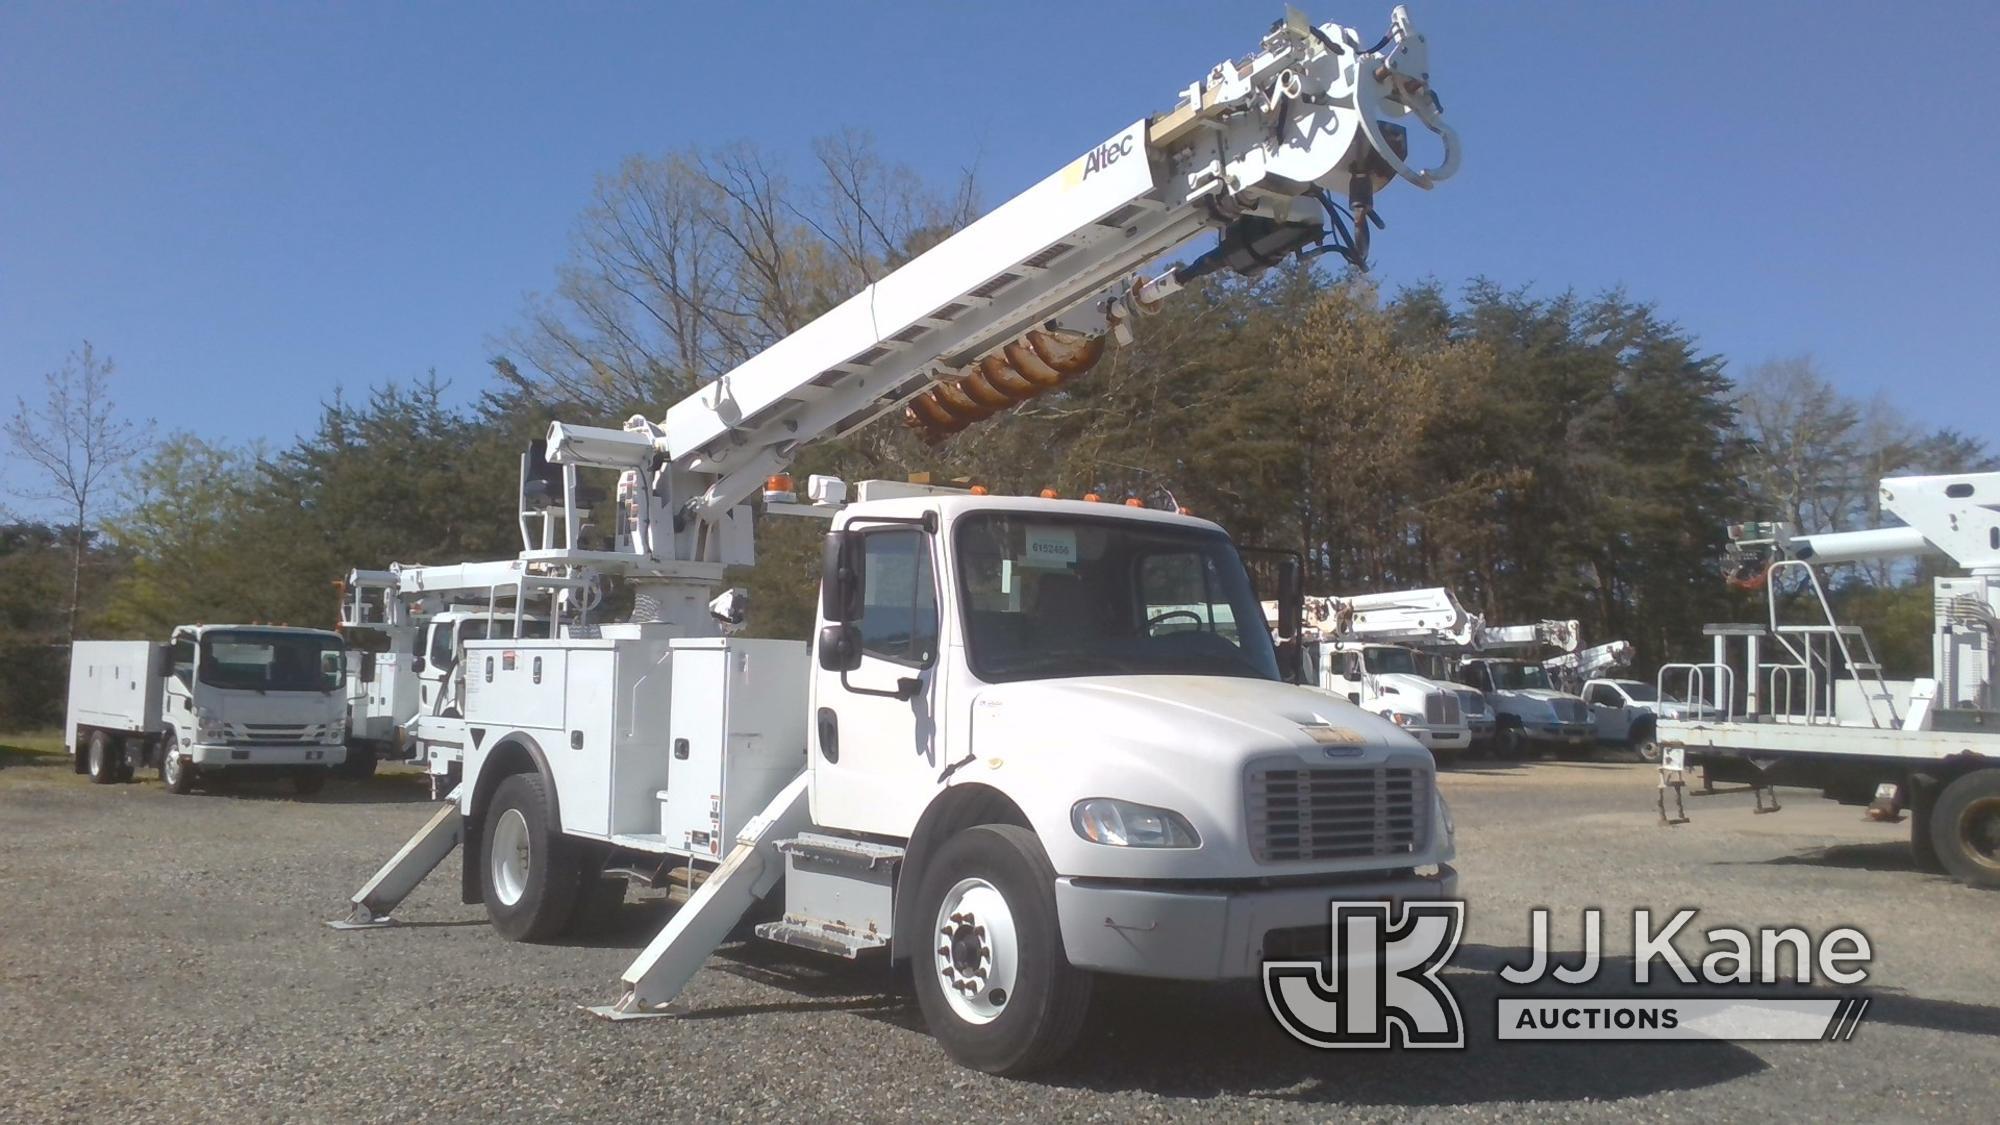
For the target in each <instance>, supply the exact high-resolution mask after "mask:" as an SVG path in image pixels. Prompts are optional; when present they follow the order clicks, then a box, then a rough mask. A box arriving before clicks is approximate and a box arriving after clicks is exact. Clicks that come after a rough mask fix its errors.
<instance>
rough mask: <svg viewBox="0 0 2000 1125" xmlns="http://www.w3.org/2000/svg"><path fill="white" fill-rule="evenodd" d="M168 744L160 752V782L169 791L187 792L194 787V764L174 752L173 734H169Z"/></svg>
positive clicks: (176, 792)
mask: <svg viewBox="0 0 2000 1125" xmlns="http://www.w3.org/2000/svg"><path fill="white" fill-rule="evenodd" d="M167 737H168V746H167V748H166V749H165V750H162V751H161V752H160V784H161V785H164V786H166V788H167V792H169V793H175V794H185V793H187V792H188V791H189V790H191V789H193V788H194V766H193V765H192V764H191V763H188V762H184V761H182V760H181V756H180V755H179V754H177V753H175V752H174V747H173V745H172V739H173V736H172V735H168V736H167Z"/></svg>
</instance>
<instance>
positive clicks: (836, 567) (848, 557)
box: [819, 530, 862, 671]
mask: <svg viewBox="0 0 2000 1125" xmlns="http://www.w3.org/2000/svg"><path fill="white" fill-rule="evenodd" d="M861 565H862V564H861V536H860V535H859V534H857V533H855V532H853V531H847V530H840V531H829V532H827V533H826V545H825V546H824V547H823V548H821V550H820V565H819V613H820V616H821V617H823V618H825V619H826V620H827V621H829V622H832V623H834V624H846V623H847V622H851V621H859V620H861V590H862V585H861V583H862V577H861ZM822 639H824V634H822ZM855 651H856V654H857V656H858V655H859V652H860V649H859V648H858V647H857V648H856V650H855ZM850 667H851V665H850ZM827 670H828V671H837V669H835V668H832V667H831V666H829V667H828V668H827Z"/></svg>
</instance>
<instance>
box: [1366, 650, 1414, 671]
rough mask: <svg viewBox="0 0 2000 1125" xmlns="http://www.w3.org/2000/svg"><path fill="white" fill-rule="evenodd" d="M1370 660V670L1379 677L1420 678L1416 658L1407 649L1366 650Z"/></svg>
mask: <svg viewBox="0 0 2000 1125" xmlns="http://www.w3.org/2000/svg"><path fill="white" fill-rule="evenodd" d="M1364 652H1365V654H1366V656H1367V659H1368V670H1369V671H1370V672H1372V673H1374V674H1375V675H1377V676H1389V675H1399V674H1400V675H1405V676H1420V675H1422V674H1423V673H1421V672H1419V671H1417V660H1416V656H1415V655H1414V654H1413V653H1411V652H1410V650H1409V649H1406V648H1371V649H1365V650H1364Z"/></svg>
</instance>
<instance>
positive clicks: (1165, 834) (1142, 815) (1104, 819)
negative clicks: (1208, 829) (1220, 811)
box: [1069, 797, 1201, 848]
mask: <svg viewBox="0 0 2000 1125" xmlns="http://www.w3.org/2000/svg"><path fill="white" fill-rule="evenodd" d="M1069 822H1070V826H1071V827H1073V828H1075V829H1076V834H1077V835H1079V836H1081V837H1083V838H1084V839H1086V840H1089V841H1090V842H1091V843H1093V844H1107V845H1109V846H1111V847H1114V848H1198V847H1200V846H1201V837H1199V836H1197V835H1195V831H1194V826H1193V825H1191V824H1189V823H1188V822H1187V818H1186V817H1183V816H1182V815H1181V814H1179V813H1177V812H1174V811H1173V810H1172V809H1156V808H1154V807H1153V806H1151V805H1138V804H1133V803H1132V802H1131V801H1119V800H1114V799H1113V798H1110V797H1090V798H1087V799H1085V800H1081V801H1078V802H1077V803H1076V804H1075V806H1074V807H1072V808H1071V809H1070V810H1069Z"/></svg>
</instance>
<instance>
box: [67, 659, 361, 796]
mask: <svg viewBox="0 0 2000 1125" xmlns="http://www.w3.org/2000/svg"><path fill="white" fill-rule="evenodd" d="M345 654H346V646H345V645H344V644H343V643H342V641H341V639H340V637H339V635H338V634H335V633H331V632H328V631H326V630H324V629H291V628H283V627H279V626H268V625H182V626H178V627H176V628H175V629H174V631H173V636H172V640H170V641H169V642H168V643H167V644H164V645H157V644H153V643H151V642H149V641H78V642H77V643H76V645H75V646H74V648H73V649H72V652H71V656H70V674H69V712H68V718H67V721H66V724H65V727H66V729H65V731H64V739H63V744H64V746H65V747H66V748H67V749H68V750H69V753H70V755H71V758H72V760H73V762H74V765H75V768H76V772H78V773H87V774H89V775H90V779H91V780H92V781H94V782H96V783H98V784H100V785H108V784H111V783H113V782H118V781H129V780H131V778H132V776H133V774H134V773H136V772H137V771H138V770H139V769H141V768H145V767H151V768H155V769H157V770H159V773H160V780H161V782H162V783H164V784H165V785H166V787H167V789H168V791H169V792H173V793H186V792H188V791H189V790H191V789H192V788H194V786H195V784H196V782H197V781H199V780H201V779H202V778H203V777H209V778H217V777H221V776H232V777H249V778H258V777H264V778H270V777H289V778H290V779H291V781H292V784H293V786H294V787H295V788H296V789H297V790H298V792H299V793H301V794H307V793H314V792H317V791H318V790H319V788H320V787H321V786H322V785H324V784H325V783H326V778H327V774H328V773H329V772H330V770H331V769H332V768H333V767H334V766H337V765H339V764H340V763H341V762H342V761H343V760H345V758H346V756H347V750H346V747H345V746H344V745H343V743H344V741H345V733H346V705H347V701H346V697H345V695H344V694H343V690H342V688H343V683H344V680H345V675H346V664H345Z"/></svg>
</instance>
